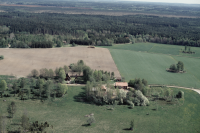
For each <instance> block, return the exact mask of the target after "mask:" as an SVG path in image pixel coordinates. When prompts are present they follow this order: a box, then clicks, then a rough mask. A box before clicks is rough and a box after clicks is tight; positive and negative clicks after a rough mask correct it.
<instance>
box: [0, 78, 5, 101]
mask: <svg viewBox="0 0 200 133" xmlns="http://www.w3.org/2000/svg"><path fill="white" fill-rule="evenodd" d="M6 89H7V83H6V81H5V80H1V82H0V92H1V97H3V93H4V91H5V90H6Z"/></svg>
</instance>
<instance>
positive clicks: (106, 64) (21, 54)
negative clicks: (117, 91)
mask: <svg viewBox="0 0 200 133" xmlns="http://www.w3.org/2000/svg"><path fill="white" fill-rule="evenodd" d="M0 53H1V54H2V55H4V59H3V60H1V61H0V67H1V69H0V73H1V75H10V74H13V75H17V76H27V75H28V74H30V73H31V71H32V70H33V69H37V70H40V69H42V68H47V69H53V70H55V69H56V68H57V67H63V66H64V65H68V66H69V65H70V64H71V63H76V62H77V61H78V60H83V61H84V62H85V63H86V65H88V66H90V67H91V68H92V69H93V70H95V69H96V70H104V71H109V72H114V73H115V76H117V77H120V73H119V71H118V69H117V67H116V65H115V63H114V61H113V59H112V56H111V54H110V52H109V50H108V49H105V48H95V49H94V48H87V47H66V48H52V49H0Z"/></svg>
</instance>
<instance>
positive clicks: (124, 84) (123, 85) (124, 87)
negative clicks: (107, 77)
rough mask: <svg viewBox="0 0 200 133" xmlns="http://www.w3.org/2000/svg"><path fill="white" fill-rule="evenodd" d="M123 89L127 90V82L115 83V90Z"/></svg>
mask: <svg viewBox="0 0 200 133" xmlns="http://www.w3.org/2000/svg"><path fill="white" fill-rule="evenodd" d="M116 87H118V88H120V89H121V88H123V89H127V88H128V83H127V82H115V88H116Z"/></svg>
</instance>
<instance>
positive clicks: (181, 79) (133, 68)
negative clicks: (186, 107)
mask: <svg viewBox="0 0 200 133" xmlns="http://www.w3.org/2000/svg"><path fill="white" fill-rule="evenodd" d="M124 46H125V45H124ZM144 49H145V48H144ZM110 52H111V55H112V57H113V59H114V61H115V63H116V65H117V68H118V70H119V71H120V74H121V76H123V77H125V79H126V80H127V81H129V80H130V79H134V78H144V79H146V80H147V81H148V82H149V83H150V84H165V85H178V86H185V87H195V88H200V75H199V73H200V69H199V66H200V59H198V58H189V57H179V56H170V55H165V54H155V53H145V52H136V51H132V50H123V49H112V48H110ZM178 61H182V62H183V63H184V65H185V70H186V73H184V74H180V73H170V72H167V71H166V68H169V66H170V65H171V64H176V63H177V62H178Z"/></svg>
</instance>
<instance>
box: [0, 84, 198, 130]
mask: <svg viewBox="0 0 200 133" xmlns="http://www.w3.org/2000/svg"><path fill="white" fill-rule="evenodd" d="M174 90H175V92H177V91H178V90H182V89H174ZM182 91H184V93H185V102H184V104H183V105H182V106H177V105H176V106H174V105H162V104H160V105H159V106H158V111H154V109H155V108H156V106H155V104H154V103H153V102H150V106H148V107H140V106H139V107H134V108H133V109H128V108H127V107H128V106H126V105H117V106H116V108H115V110H113V111H111V110H107V109H106V106H96V105H92V104H88V103H84V102H80V101H79V100H80V99H81V98H82V97H81V95H80V94H82V93H83V89H81V87H69V91H68V95H67V96H64V97H63V98H59V99H57V100H56V101H55V102H53V103H51V104H49V103H48V102H47V101H46V102H44V103H41V102H40V101H38V100H36V101H32V100H27V101H21V100H19V98H18V97H11V98H3V99H6V102H3V99H2V98H0V99H1V100H0V105H1V106H0V112H1V113H2V114H3V115H4V116H7V112H6V108H7V105H8V103H10V102H11V101H15V102H16V105H17V112H16V114H15V115H14V118H13V120H12V122H13V124H12V125H11V126H10V127H9V128H18V127H19V126H20V125H18V124H20V122H19V121H20V117H21V116H22V113H23V112H24V111H25V112H26V113H27V114H28V116H29V117H30V121H35V120H37V121H39V122H45V121H48V122H49V123H50V124H51V125H53V126H54V132H56V133H105V132H106V133H121V132H127V130H126V129H127V128H129V127H130V126H129V125H130V121H131V120H133V119H134V121H135V128H134V131H133V132H135V133H169V132H172V133H197V132H199V131H200V126H199V125H200V118H199V116H200V111H199V110H200V104H199V101H200V95H199V94H197V93H196V92H193V91H190V90H182ZM78 95H79V96H78ZM77 96H78V99H79V100H77ZM75 98H76V99H75ZM180 103H182V102H180ZM162 107H163V108H162ZM89 113H94V117H95V119H96V123H95V124H94V125H93V126H91V127H85V126H82V124H86V118H85V117H84V115H86V114H89ZM147 113H149V115H146V114H147ZM7 125H10V120H8V121H7ZM50 131H52V130H51V129H48V130H47V132H50Z"/></svg>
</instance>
